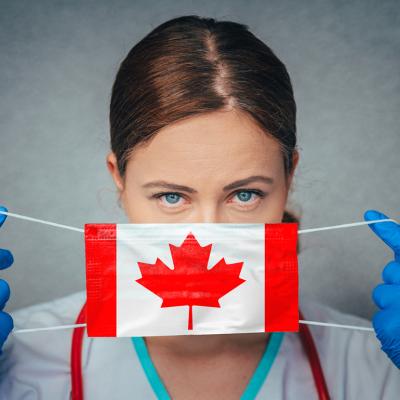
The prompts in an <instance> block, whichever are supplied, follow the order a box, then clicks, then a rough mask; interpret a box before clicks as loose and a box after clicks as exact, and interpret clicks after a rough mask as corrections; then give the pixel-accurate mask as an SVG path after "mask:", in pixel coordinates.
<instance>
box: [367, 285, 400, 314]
mask: <svg viewBox="0 0 400 400" xmlns="http://www.w3.org/2000/svg"><path fill="white" fill-rule="evenodd" d="M372 299H373V300H374V302H375V304H376V305H377V306H378V307H379V308H388V307H394V306H398V308H400V285H388V284H386V283H381V284H379V285H378V286H376V287H375V288H374V290H373V291H372ZM398 319H399V320H400V316H399V317H398Z"/></svg>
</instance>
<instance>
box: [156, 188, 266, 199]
mask: <svg viewBox="0 0 400 400" xmlns="http://www.w3.org/2000/svg"><path fill="white" fill-rule="evenodd" d="M241 192H249V193H254V194H256V195H257V196H258V197H259V198H260V199H263V198H264V197H265V196H267V194H268V193H265V192H263V191H261V190H258V189H238V190H236V191H235V192H233V193H232V195H233V196H235V195H236V194H237V193H241ZM168 194H176V195H178V196H181V197H183V195H182V194H181V193H179V192H160V193H156V194H153V195H152V196H151V197H152V198H155V199H159V198H160V197H162V196H164V195H168Z"/></svg>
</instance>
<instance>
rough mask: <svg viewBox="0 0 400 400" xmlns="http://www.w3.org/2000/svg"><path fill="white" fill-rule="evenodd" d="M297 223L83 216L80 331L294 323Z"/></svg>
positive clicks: (244, 328)
mask: <svg viewBox="0 0 400 400" xmlns="http://www.w3.org/2000/svg"><path fill="white" fill-rule="evenodd" d="M297 233H298V224H297V223H276V224H260V223H259V224H257V223H251V224H248V223H246V224H233V223H218V224H217V223H194V224H85V255H86V289H87V308H86V313H87V314H86V315H87V332H88V336H89V337H97V336H116V337H122V336H127V337H131V336H160V335H190V334H216V333H244V332H273V331H298V324H299V314H298V262H297Z"/></svg>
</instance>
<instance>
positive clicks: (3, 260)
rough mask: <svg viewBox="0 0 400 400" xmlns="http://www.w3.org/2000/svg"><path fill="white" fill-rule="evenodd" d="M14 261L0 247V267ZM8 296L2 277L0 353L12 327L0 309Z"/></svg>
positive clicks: (7, 265) (1, 208) (0, 293)
mask: <svg viewBox="0 0 400 400" xmlns="http://www.w3.org/2000/svg"><path fill="white" fill-rule="evenodd" d="M0 210H1V211H8V210H7V208H5V207H3V206H0ZM6 218H7V215H5V214H0V227H1V226H2V225H3V223H4V221H5V219H6ZM13 262H14V257H13V255H12V253H11V252H10V251H9V250H6V249H0V269H5V268H8V267H9V266H10V265H11V264H12V263H13ZM9 298H10V287H9V286H8V283H7V282H6V281H5V280H4V279H0V310H1V311H0V354H2V352H3V351H2V350H1V348H2V347H3V344H4V342H5V341H6V339H7V337H8V335H9V333H10V332H11V330H12V329H13V328H14V322H13V319H12V317H11V315H10V314H8V313H6V312H4V311H2V310H3V308H4V306H5V305H6V303H7V301H8V299H9Z"/></svg>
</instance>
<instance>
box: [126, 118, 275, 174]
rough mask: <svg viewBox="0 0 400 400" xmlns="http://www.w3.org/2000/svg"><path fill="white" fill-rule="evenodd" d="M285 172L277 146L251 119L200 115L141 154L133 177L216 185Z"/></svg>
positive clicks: (131, 169) (165, 131)
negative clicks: (231, 179) (213, 181)
mask: <svg viewBox="0 0 400 400" xmlns="http://www.w3.org/2000/svg"><path fill="white" fill-rule="evenodd" d="M282 167H283V159H282V154H281V151H280V147H279V144H278V143H277V141H276V140H275V139H274V138H272V137H270V136H269V135H267V134H266V133H265V132H263V131H262V130H261V128H259V127H258V126H257V124H256V123H255V122H254V121H253V120H252V119H251V118H250V117H249V116H247V114H245V113H242V112H238V111H234V110H231V111H215V112H212V113H208V114H201V115H196V116H194V117H190V118H187V119H185V120H181V121H178V122H176V123H174V124H171V125H168V126H166V127H164V128H162V129H161V130H160V131H159V132H158V133H157V134H156V135H155V136H154V137H153V138H152V139H151V140H150V141H149V142H147V143H145V144H144V145H139V146H138V147H137V148H135V150H134V152H133V155H132V157H131V158H130V159H129V161H128V164H127V175H128V174H134V175H136V176H137V175H138V174H142V176H150V175H151V176H155V175H157V177H158V178H159V177H161V176H162V177H163V178H164V179H176V177H184V176H186V181H187V180H189V181H190V178H195V177H196V179H201V178H202V177H206V178H207V177H208V178H209V179H210V178H211V176H210V174H212V176H215V177H217V176H218V177H221V179H224V177H232V175H234V176H235V177H237V178H242V177H247V176H248V175H249V174H250V173H253V172H254V173H260V172H263V171H264V172H265V171H268V172H270V173H271V174H273V173H276V174H278V173H279V171H280V170H281V168H282ZM240 175H243V176H240Z"/></svg>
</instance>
